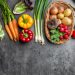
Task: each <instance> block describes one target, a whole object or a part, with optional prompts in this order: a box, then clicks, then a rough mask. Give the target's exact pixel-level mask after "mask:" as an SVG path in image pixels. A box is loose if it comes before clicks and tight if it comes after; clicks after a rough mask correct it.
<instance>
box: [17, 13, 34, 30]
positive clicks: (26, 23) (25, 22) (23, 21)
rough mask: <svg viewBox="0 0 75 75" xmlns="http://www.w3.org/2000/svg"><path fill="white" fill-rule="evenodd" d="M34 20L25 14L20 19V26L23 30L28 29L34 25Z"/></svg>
mask: <svg viewBox="0 0 75 75" xmlns="http://www.w3.org/2000/svg"><path fill="white" fill-rule="evenodd" d="M33 22H34V21H33V18H32V17H31V16H30V15H28V14H23V15H22V16H20V17H19V19H18V24H19V26H20V27H21V28H25V29H28V28H30V27H31V26H32V25H33Z"/></svg>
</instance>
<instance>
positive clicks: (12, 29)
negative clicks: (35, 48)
mask: <svg viewBox="0 0 75 75" xmlns="http://www.w3.org/2000/svg"><path fill="white" fill-rule="evenodd" d="M9 28H10V30H11V33H12V35H13V37H14V41H17V40H16V33H15V30H14V26H13V23H12V21H10V22H9Z"/></svg>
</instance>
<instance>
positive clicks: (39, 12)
mask: <svg viewBox="0 0 75 75" xmlns="http://www.w3.org/2000/svg"><path fill="white" fill-rule="evenodd" d="M50 1H52V0H50ZM48 3H49V2H48V0H36V1H35V6H34V21H35V42H39V43H41V44H44V32H43V26H44V13H45V10H46V8H47V6H48Z"/></svg>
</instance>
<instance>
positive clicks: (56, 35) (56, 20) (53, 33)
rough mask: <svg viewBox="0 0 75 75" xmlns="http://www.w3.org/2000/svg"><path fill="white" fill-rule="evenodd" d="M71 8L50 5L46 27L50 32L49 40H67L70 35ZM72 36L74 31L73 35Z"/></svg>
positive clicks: (54, 41)
mask: <svg viewBox="0 0 75 75" xmlns="http://www.w3.org/2000/svg"><path fill="white" fill-rule="evenodd" d="M71 14H72V10H71V9H70V8H64V6H52V7H51V8H50V9H49V20H48V22H47V27H48V29H49V32H50V39H51V42H53V43H56V42H60V41H64V40H68V39H69V37H70V35H71V26H72V18H71ZM72 36H73V37H74V32H73V35H72Z"/></svg>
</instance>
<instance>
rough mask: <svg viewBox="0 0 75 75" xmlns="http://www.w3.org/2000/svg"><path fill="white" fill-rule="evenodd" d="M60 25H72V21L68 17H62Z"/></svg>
mask: <svg viewBox="0 0 75 75" xmlns="http://www.w3.org/2000/svg"><path fill="white" fill-rule="evenodd" d="M62 23H63V24H65V25H71V24H72V20H71V19H70V18H68V17H64V18H63V20H62Z"/></svg>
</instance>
